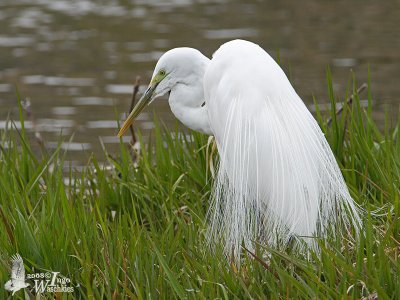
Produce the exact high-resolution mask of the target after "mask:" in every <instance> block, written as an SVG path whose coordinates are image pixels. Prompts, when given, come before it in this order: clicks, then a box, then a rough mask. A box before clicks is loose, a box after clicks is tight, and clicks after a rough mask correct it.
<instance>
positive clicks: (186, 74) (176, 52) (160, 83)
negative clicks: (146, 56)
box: [118, 48, 208, 137]
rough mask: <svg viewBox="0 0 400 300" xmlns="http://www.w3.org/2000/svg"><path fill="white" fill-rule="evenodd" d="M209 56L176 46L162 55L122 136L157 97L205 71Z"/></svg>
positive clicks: (126, 123)
mask: <svg viewBox="0 0 400 300" xmlns="http://www.w3.org/2000/svg"><path fill="white" fill-rule="evenodd" d="M207 60H208V59H207V58H206V57H205V56H204V55H203V54H201V52H200V51H198V50H196V49H192V48H175V49H172V50H169V51H167V52H165V53H164V54H163V56H161V57H160V59H159V60H158V62H157V65H156V67H155V69H154V72H153V76H152V78H151V81H150V84H149V86H148V88H147V90H146V92H145V93H144V94H143V96H142V97H141V98H140V100H139V101H138V103H137V104H136V106H135V107H134V108H133V110H132V112H131V113H130V114H129V116H128V118H127V119H126V121H125V122H124V124H123V125H122V127H121V130H120V131H119V132H118V136H119V137H121V136H122V135H123V134H124V133H125V131H126V130H127V129H128V128H129V126H131V124H132V123H133V121H134V120H135V118H136V117H137V116H138V115H139V114H140V112H141V111H142V110H143V109H144V108H145V107H146V106H147V105H148V104H150V103H151V102H152V101H153V100H154V99H155V98H157V97H160V96H162V95H164V94H166V93H168V92H170V91H171V90H172V89H173V88H174V86H175V85H176V84H177V83H186V84H190V83H191V82H190V81H191V80H193V78H195V76H196V75H197V74H198V73H199V72H202V73H203V72H204V66H205V64H206V62H207Z"/></svg>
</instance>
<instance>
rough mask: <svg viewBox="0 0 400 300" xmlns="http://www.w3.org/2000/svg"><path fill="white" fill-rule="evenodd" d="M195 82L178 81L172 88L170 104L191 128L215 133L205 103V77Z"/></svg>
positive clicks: (180, 119) (180, 118)
mask: <svg viewBox="0 0 400 300" xmlns="http://www.w3.org/2000/svg"><path fill="white" fill-rule="evenodd" d="M195 82H196V83H195V84H193V83H191V84H186V83H177V84H176V85H175V86H174V88H173V89H172V90H171V94H170V96H169V105H170V107H171V110H172V113H173V114H174V115H175V117H177V118H178V119H179V121H181V122H182V123H183V124H184V125H185V126H187V127H189V128H190V129H193V130H196V131H200V132H202V133H205V134H209V135H213V133H212V131H211V127H210V123H209V120H208V111H207V106H205V105H204V106H202V105H203V103H204V91H203V79H202V78H197V80H196V81H195Z"/></svg>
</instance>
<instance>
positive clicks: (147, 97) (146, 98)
mask: <svg viewBox="0 0 400 300" xmlns="http://www.w3.org/2000/svg"><path fill="white" fill-rule="evenodd" d="M156 87H157V85H156V84H151V85H150V86H149V87H148V88H147V90H146V92H145V93H144V94H143V96H142V97H141V98H140V100H139V101H138V103H137V104H136V105H135V107H134V108H133V109H132V111H131V113H130V114H129V116H128V118H127V119H126V121H125V122H124V124H122V127H121V129H120V130H119V132H118V137H121V136H123V135H124V133H125V132H126V131H127V130H128V128H129V127H130V126H131V125H132V123H133V121H134V120H135V118H136V117H137V116H138V115H139V114H140V113H141V112H142V110H143V109H144V108H145V107H146V106H147V104H149V103H150V101H151V100H152V98H153V93H154V90H155V89H156Z"/></svg>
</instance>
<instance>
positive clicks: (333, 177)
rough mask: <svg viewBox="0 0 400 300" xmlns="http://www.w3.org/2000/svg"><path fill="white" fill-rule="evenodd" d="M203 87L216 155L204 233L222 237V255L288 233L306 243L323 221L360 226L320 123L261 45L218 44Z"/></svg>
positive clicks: (278, 240) (321, 231) (322, 231)
mask: <svg viewBox="0 0 400 300" xmlns="http://www.w3.org/2000/svg"><path fill="white" fill-rule="evenodd" d="M243 58H250V59H246V62H245V60H244V59H243ZM204 90H205V98H206V105H207V106H208V112H209V119H210V124H211V127H212V130H213V132H214V135H215V138H216V141H217V145H218V150H219V153H220V165H219V171H218V174H217V178H216V183H215V187H214V195H213V198H212V200H213V204H212V207H211V209H210V212H209V218H210V221H211V226H210V229H209V237H210V238H212V239H213V240H214V239H217V240H221V239H223V240H224V241H225V244H224V249H225V252H226V253H227V254H231V253H232V252H233V253H234V256H235V258H236V260H239V255H240V252H241V251H240V250H241V249H240V248H241V245H242V243H244V245H245V246H246V247H247V248H249V249H253V248H254V242H255V241H258V242H265V243H267V244H268V246H271V247H278V246H279V245H286V244H287V242H288V241H289V239H290V238H291V237H297V238H299V237H302V238H303V240H305V241H306V242H307V243H308V244H309V245H311V246H312V245H313V244H314V239H313V238H312V237H315V236H318V237H325V236H326V233H327V229H328V228H329V226H333V227H336V226H339V224H340V223H342V222H343V223H344V224H349V223H353V224H355V225H357V226H356V227H358V226H359V225H360V218H359V216H358V213H357V209H356V205H355V204H354V202H353V200H352V198H351V196H350V195H349V192H348V189H347V187H346V184H345V182H344V180H343V176H342V174H341V172H340V169H339V167H338V165H337V162H336V160H335V157H334V155H333V153H332V151H331V149H330V147H329V145H328V143H327V141H326V139H325V137H324V135H323V133H322V131H321V129H320V128H319V126H318V124H317V122H316V121H315V119H314V118H313V116H312V115H311V114H310V112H309V111H308V110H307V108H306V106H305V105H304V103H303V101H302V100H301V99H300V97H299V96H298V95H297V94H296V92H295V91H294V89H293V88H292V86H291V85H290V83H289V81H288V79H287V77H286V75H285V74H284V72H283V71H282V69H281V68H280V67H279V66H278V65H277V64H276V62H275V61H274V60H273V59H272V58H271V57H270V56H269V55H268V54H267V53H266V52H265V51H264V50H263V49H261V48H260V47H258V46H257V45H255V44H252V43H249V42H245V41H232V42H229V43H226V44H224V45H223V46H221V47H220V49H219V50H218V51H217V52H216V53H215V54H214V56H213V59H212V60H211V62H210V64H209V66H208V68H207V70H206V74H205V81H204ZM347 212H349V214H348V213H347Z"/></svg>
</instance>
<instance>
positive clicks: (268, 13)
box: [0, 0, 400, 169]
mask: <svg viewBox="0 0 400 300" xmlns="http://www.w3.org/2000/svg"><path fill="white" fill-rule="evenodd" d="M399 27H400V4H399V2H398V1H396V0H388V1H385V2H377V1H357V0H352V1H335V2H334V3H332V2H328V1H307V2H303V1H294V0H292V1H281V2H279V3H277V2H276V1H272V0H271V1H258V2H256V1H248V2H246V1H227V0H226V1H211V0H201V1H200V0H199V1H194V0H169V1H156V0H152V1H145V0H142V1H139V0H136V1H135V0H131V1H122V0H121V1H94V0H83V1H73V0H68V1H67V0H36V1H32V0H30V1H27V0H1V1H0V128H4V127H5V126H7V122H6V119H7V117H8V116H9V115H11V116H12V117H13V118H18V113H17V110H16V94H15V88H16V87H18V90H19V92H20V94H21V95H22V97H23V98H25V97H29V98H30V102H31V110H32V113H33V116H34V120H30V121H29V122H28V123H27V124H28V126H27V127H28V129H32V130H33V129H34V128H36V129H37V130H39V131H40V132H41V134H42V136H43V139H44V141H45V145H46V146H47V147H49V148H54V147H56V146H57V142H58V141H59V139H60V136H64V137H65V138H64V141H65V143H64V144H63V145H62V148H63V149H69V151H70V154H69V157H68V159H69V163H70V165H71V166H73V167H76V168H77V169H79V166H80V165H82V164H84V163H85V162H86V161H87V159H88V157H89V155H90V153H92V152H95V153H96V154H98V157H100V159H101V157H102V156H101V155H100V153H102V150H101V142H102V143H104V144H105V145H106V147H107V148H109V149H110V150H111V151H112V149H116V147H117V146H116V145H117V143H118V139H117V138H115V134H116V132H117V129H116V127H117V126H116V121H115V120H116V118H117V117H122V116H121V114H122V113H123V112H125V111H126V110H127V109H128V108H129V106H130V97H131V93H132V88H133V87H132V84H133V82H134V81H135V78H136V76H137V75H140V76H142V79H143V82H144V83H147V82H148V80H149V77H150V76H151V73H152V70H153V67H154V65H155V62H156V60H157V59H158V58H159V57H160V55H161V54H162V53H163V52H164V51H165V50H168V49H170V48H173V47H177V46H190V47H194V48H198V49H200V50H201V51H202V52H203V53H204V54H206V55H207V56H211V55H212V53H213V52H214V51H215V50H216V49H217V48H218V46H219V45H220V44H222V43H223V42H225V41H227V40H230V39H233V38H244V39H249V40H252V41H254V42H257V43H258V44H260V45H261V46H262V47H263V48H265V49H266V50H267V51H269V53H270V54H271V55H272V56H274V57H275V58H277V56H278V51H279V57H280V59H281V64H282V66H283V68H284V70H285V72H286V73H287V74H288V76H289V77H290V79H291V82H292V83H293V85H294V87H295V88H296V90H297V91H298V93H299V94H300V96H301V97H302V98H303V100H304V101H305V102H306V103H308V104H310V109H311V110H312V109H313V107H312V106H311V103H312V97H313V96H315V97H316V98H317V99H319V101H323V100H324V99H326V98H327V92H326V83H325V72H326V66H327V65H328V64H329V65H330V66H331V69H332V73H333V77H334V89H335V91H336V92H337V93H338V94H339V95H344V93H345V90H346V88H347V87H348V85H349V79H350V78H351V76H352V75H351V73H350V70H354V71H355V73H356V75H357V78H358V82H359V83H361V82H365V81H366V80H367V73H368V72H367V70H368V64H369V65H370V68H371V76H372V84H373V86H372V89H373V103H374V116H375V118H377V119H378V120H382V119H383V116H384V112H385V109H389V110H391V111H394V112H396V111H398V108H399V103H400V100H399V95H400V85H399V84H398V78H399V74H400V51H399V50H400V30H399ZM143 88H144V87H142V89H143ZM363 97H364V98H365V94H364V95H363ZM154 112H155V113H156V114H157V115H158V117H159V118H161V119H162V120H163V121H165V122H166V123H171V122H174V121H173V120H174V119H173V117H172V115H171V113H170V112H169V108H168V104H167V102H166V101H165V100H160V101H156V102H155V103H154V104H153V105H152V106H151V107H150V108H149V109H147V111H146V113H145V114H143V115H141V116H140V118H139V120H138V122H137V123H136V124H137V126H138V127H140V128H141V129H142V131H143V133H144V134H145V135H146V133H147V132H148V131H149V130H151V128H153V127H154V124H153V123H152V118H153V113H154ZM33 124H35V126H34V125H33ZM16 125H17V127H18V126H20V124H19V123H18V122H17V123H16ZM71 134H74V136H73V141H72V142H71V143H70V144H69V145H68V144H67V142H68V141H69V139H70V137H71ZM126 140H127V141H128V140H129V137H127V138H126Z"/></svg>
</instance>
